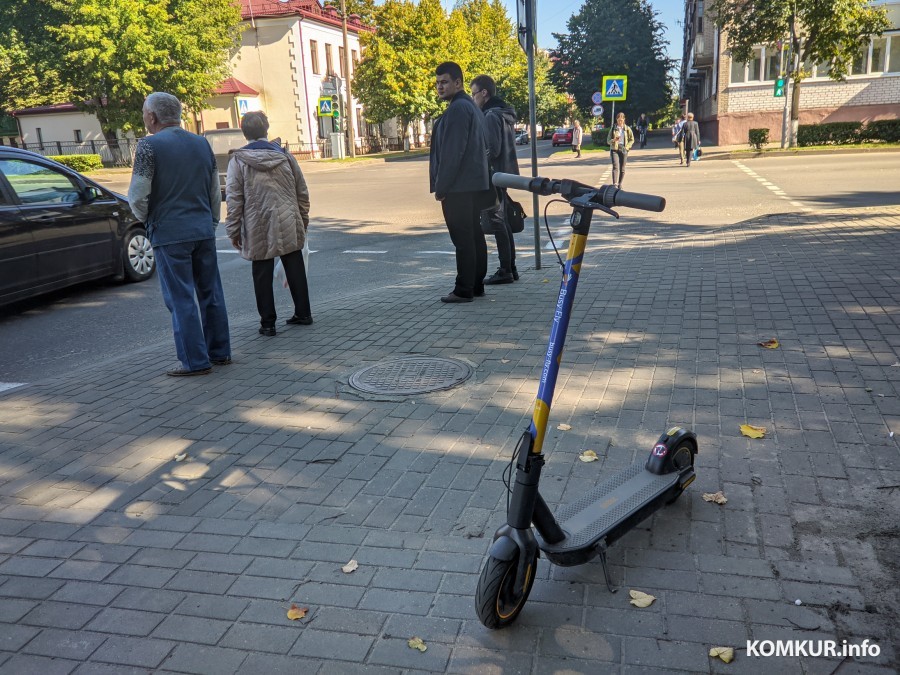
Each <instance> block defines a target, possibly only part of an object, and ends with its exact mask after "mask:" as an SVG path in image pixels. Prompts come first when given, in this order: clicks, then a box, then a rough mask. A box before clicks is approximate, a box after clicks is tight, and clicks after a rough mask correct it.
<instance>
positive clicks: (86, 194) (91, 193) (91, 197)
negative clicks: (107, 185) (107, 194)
mask: <svg viewBox="0 0 900 675" xmlns="http://www.w3.org/2000/svg"><path fill="white" fill-rule="evenodd" d="M81 195H82V197H83V199H84V201H85V202H86V203H88V204H90V203H91V202H95V201H97V200H98V199H100V198H102V197H103V193H102V192H100V190H99V188H95V187H93V186H87V187H85V188H84V189H83V190H82V191H81Z"/></svg>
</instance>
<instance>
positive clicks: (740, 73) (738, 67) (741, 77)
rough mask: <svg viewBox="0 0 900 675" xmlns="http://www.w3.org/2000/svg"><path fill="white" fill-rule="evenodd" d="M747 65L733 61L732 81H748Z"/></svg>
mask: <svg viewBox="0 0 900 675" xmlns="http://www.w3.org/2000/svg"><path fill="white" fill-rule="evenodd" d="M746 69H747V64H746V63H741V62H740V61H732V62H731V81H732V83H735V82H746V81H747V73H746Z"/></svg>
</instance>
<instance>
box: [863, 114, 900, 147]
mask: <svg viewBox="0 0 900 675" xmlns="http://www.w3.org/2000/svg"><path fill="white" fill-rule="evenodd" d="M862 135H863V138H864V139H865V140H866V141H884V142H885V143H900V120H878V121H876V122H869V123H868V124H866V126H865V127H864V128H863V131H862Z"/></svg>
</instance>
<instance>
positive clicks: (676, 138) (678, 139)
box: [672, 113, 685, 164]
mask: <svg viewBox="0 0 900 675" xmlns="http://www.w3.org/2000/svg"><path fill="white" fill-rule="evenodd" d="M684 121H685V115H684V113H681V118H680V119H679V120H678V121H677V122H675V124H674V126H673V127H672V143H674V144H675V145H676V146H677V147H678V159H679V163H680V164H684V137H683V136H681V128H682V127H683V126H684Z"/></svg>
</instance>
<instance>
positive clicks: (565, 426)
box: [556, 424, 572, 431]
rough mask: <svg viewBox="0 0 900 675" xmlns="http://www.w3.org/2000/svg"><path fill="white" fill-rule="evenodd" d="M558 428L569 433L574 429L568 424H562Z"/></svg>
mask: <svg viewBox="0 0 900 675" xmlns="http://www.w3.org/2000/svg"><path fill="white" fill-rule="evenodd" d="M556 428H557V429H559V430H560V431H569V430H570V429H571V428H572V427H571V426H570V425H568V424H560V425H559V426H558V427H556Z"/></svg>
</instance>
